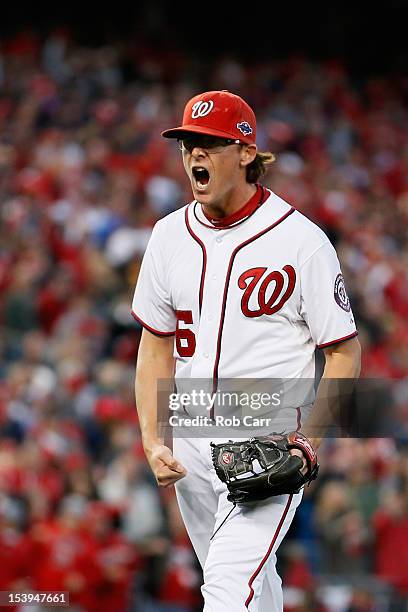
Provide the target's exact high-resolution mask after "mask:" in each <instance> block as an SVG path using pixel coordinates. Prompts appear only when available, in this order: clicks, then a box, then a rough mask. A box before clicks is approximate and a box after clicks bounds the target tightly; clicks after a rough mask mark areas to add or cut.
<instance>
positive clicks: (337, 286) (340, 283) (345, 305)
mask: <svg viewBox="0 0 408 612" xmlns="http://www.w3.org/2000/svg"><path fill="white" fill-rule="evenodd" d="M334 299H335V300H336V302H337V304H338V305H339V306H340V308H342V309H343V310H345V311H346V312H350V300H349V298H348V295H347V291H346V286H345V284H344V278H343V275H342V274H338V275H337V276H336V280H335V281H334Z"/></svg>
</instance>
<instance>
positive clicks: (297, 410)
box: [296, 407, 302, 431]
mask: <svg viewBox="0 0 408 612" xmlns="http://www.w3.org/2000/svg"><path fill="white" fill-rule="evenodd" d="M296 412H297V423H296V425H297V427H296V431H299V429H300V428H301V427H302V411H301V409H300V408H299V407H297V408H296Z"/></svg>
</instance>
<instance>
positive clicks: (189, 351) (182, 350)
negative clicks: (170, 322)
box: [176, 310, 196, 357]
mask: <svg viewBox="0 0 408 612" xmlns="http://www.w3.org/2000/svg"><path fill="white" fill-rule="evenodd" d="M176 317H177V327H176V349H177V352H178V354H179V355H180V357H192V356H193V355H194V351H195V347H196V340H195V335H194V332H192V331H191V329H186V328H180V321H183V323H186V324H187V325H191V323H192V322H193V313H192V312H191V310H176Z"/></svg>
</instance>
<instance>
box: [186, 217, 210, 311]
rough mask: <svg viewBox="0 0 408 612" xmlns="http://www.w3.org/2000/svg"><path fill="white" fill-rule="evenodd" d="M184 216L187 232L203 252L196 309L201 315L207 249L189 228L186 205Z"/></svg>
mask: <svg viewBox="0 0 408 612" xmlns="http://www.w3.org/2000/svg"><path fill="white" fill-rule="evenodd" d="M184 217H185V221H186V226H187V230H188V233H189V234H190V236H191V237H192V238H193V240H195V241H196V242H197V244H199V245H200V247H201V251H202V254H203V264H202V268H201V280H200V293H199V298H198V311H199V313H200V315H201V306H202V304H203V293H204V280H205V271H206V268H207V251H206V250H205V244H204V242H203V241H202V240H200V238H199V237H198V236H196V234H195V233H194V232H193V230H192V229H191V226H190V221H189V220H188V206H187V207H186V211H185V214H184Z"/></svg>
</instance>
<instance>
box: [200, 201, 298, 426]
mask: <svg viewBox="0 0 408 612" xmlns="http://www.w3.org/2000/svg"><path fill="white" fill-rule="evenodd" d="M295 210H296V209H295V208H291V209H290V210H288V212H287V213H285V214H284V215H283V216H282V217H281V218H280V219H278V220H277V221H275V223H272V225H270V226H269V227H267V228H265V229H263V230H262V231H261V232H259V233H258V234H255V236H252V237H251V238H248V239H247V240H245V242H242V243H241V244H239V245H238V246H237V247H235V249H234V251H233V252H232V255H231V258H230V262H229V266H228V271H227V276H226V278H225V287H224V297H223V301H222V309H221V319H220V325H219V328H218V340H217V353H216V356H215V363H214V370H213V393H215V392H216V390H217V381H218V365H219V362H220V356H221V339H222V331H223V327H224V318H225V308H226V304H227V295H228V286H229V282H230V278H231V271H232V266H233V264H234V259H235V256H236V254H237V253H238V251H240V250H241V249H242V248H244V247H245V246H247V245H248V244H250V243H251V242H254V240H256V239H257V238H260V237H261V236H263V235H264V234H266V233H267V232H269V231H270V230H271V229H273V228H274V227H276V226H277V225H279V223H282V221H284V220H285V219H287V217H289V215H291V214H292V213H294V212H295ZM210 417H211V418H212V419H213V418H214V407H213V408H212V409H211V412H210Z"/></svg>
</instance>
